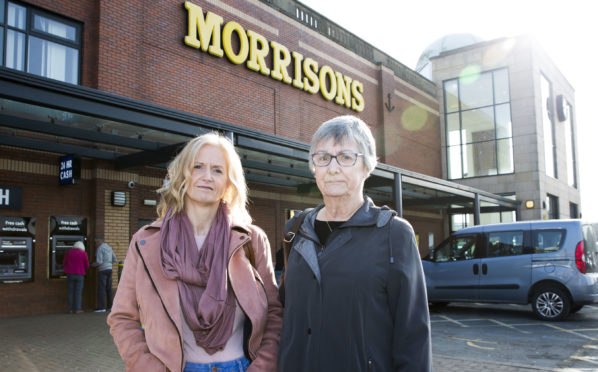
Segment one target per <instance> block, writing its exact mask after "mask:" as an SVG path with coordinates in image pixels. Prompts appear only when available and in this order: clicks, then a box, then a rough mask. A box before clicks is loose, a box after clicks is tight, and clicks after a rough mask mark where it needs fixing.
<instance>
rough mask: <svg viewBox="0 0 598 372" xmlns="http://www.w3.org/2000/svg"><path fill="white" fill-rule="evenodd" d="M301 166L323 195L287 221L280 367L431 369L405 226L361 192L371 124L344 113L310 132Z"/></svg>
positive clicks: (416, 260) (413, 250) (370, 162)
mask: <svg viewBox="0 0 598 372" xmlns="http://www.w3.org/2000/svg"><path fill="white" fill-rule="evenodd" d="M310 158H311V163H310V168H311V170H312V172H313V173H314V175H315V178H316V183H317V186H318V188H319V190H320V192H321V194H322V197H323V200H324V203H323V204H321V205H319V206H317V207H315V208H314V209H310V210H306V211H304V212H302V213H300V214H299V215H298V216H296V217H295V218H294V219H291V220H290V221H289V222H288V223H287V226H286V231H285V232H288V231H289V230H291V226H293V225H296V219H297V218H301V219H302V222H301V224H300V227H299V228H298V230H297V231H296V234H295V235H294V238H293V245H292V249H291V251H290V254H289V256H288V262H287V267H286V269H285V273H284V278H283V285H282V286H281V290H280V298H281V301H282V302H283V305H284V309H285V311H284V317H283V330H282V334H281V340H280V350H279V354H278V369H279V371H281V372H295V371H297V372H303V371H327V372H328V371H339V372H340V371H351V372H359V371H409V372H413V371H431V369H432V367H431V359H432V358H431V339H430V319H429V313H428V301H427V297H426V288H425V282H424V276H423V271H422V265H421V261H420V257H419V253H418V250H417V245H416V242H415V235H414V233H413V229H412V227H411V225H410V224H409V223H408V222H407V221H405V220H403V219H401V218H398V217H397V216H396V212H394V211H392V210H391V209H389V208H387V207H377V206H376V205H374V203H373V202H372V200H371V199H370V198H369V197H367V196H364V192H363V187H364V183H365V180H366V179H367V178H368V176H369V175H370V173H371V172H372V170H373V169H374V168H375V166H376V145H375V142H374V138H373V136H372V133H371V131H370V129H369V128H368V127H367V126H366V124H365V123H364V122H363V121H362V120H360V119H358V118H356V117H353V116H342V117H337V118H335V119H332V120H330V121H327V122H325V123H324V124H322V125H321V126H320V128H319V129H318V130H317V131H316V133H315V134H314V136H313V139H312V143H311V149H310Z"/></svg>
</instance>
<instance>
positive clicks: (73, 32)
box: [33, 14, 77, 41]
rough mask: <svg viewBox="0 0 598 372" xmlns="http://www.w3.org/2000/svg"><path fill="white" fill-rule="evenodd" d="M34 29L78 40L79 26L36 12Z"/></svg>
mask: <svg viewBox="0 0 598 372" xmlns="http://www.w3.org/2000/svg"><path fill="white" fill-rule="evenodd" d="M33 29H34V30H37V31H41V32H45V33H47V34H49V35H53V36H58V37H60V38H63V39H67V40H70V41H77V28H76V27H74V26H70V25H67V24H64V23H62V22H58V21H55V20H53V19H50V18H47V17H43V16H41V15H38V14H36V15H35V16H34V17H33Z"/></svg>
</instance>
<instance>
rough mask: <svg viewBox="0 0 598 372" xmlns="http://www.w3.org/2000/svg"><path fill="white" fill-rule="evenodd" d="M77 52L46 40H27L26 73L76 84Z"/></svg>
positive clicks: (31, 38)
mask: <svg viewBox="0 0 598 372" xmlns="http://www.w3.org/2000/svg"><path fill="white" fill-rule="evenodd" d="M78 64H79V51H78V50H77V49H74V48H69V47H66V46H64V45H60V44H57V43H54V42H52V41H48V40H42V39H40V38H37V37H34V36H31V37H30V38H29V64H28V66H27V71H28V72H30V73H32V74H35V75H39V76H45V77H48V78H51V79H56V80H60V81H64V82H67V83H71V84H77V78H78V69H77V66H78Z"/></svg>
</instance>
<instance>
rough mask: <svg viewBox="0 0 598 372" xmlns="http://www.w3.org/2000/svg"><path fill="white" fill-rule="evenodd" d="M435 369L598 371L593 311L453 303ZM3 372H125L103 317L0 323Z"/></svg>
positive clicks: (597, 321) (443, 318)
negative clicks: (563, 314)
mask: <svg viewBox="0 0 598 372" xmlns="http://www.w3.org/2000/svg"><path fill="white" fill-rule="evenodd" d="M431 319H432V337H433V351H434V371H435V372H463V371H476V372H477V371H485V372H517V371H526V372H533V371H535V372H538V371H542V372H547V371H553V372H554V371H563V372H577V371H579V372H586V371H598V306H586V307H584V308H583V309H582V310H581V311H579V312H578V313H577V314H573V315H571V316H569V317H568V318H567V320H566V321H563V322H544V321H539V320H536V319H535V318H534V317H533V315H532V313H531V311H530V309H529V306H515V305H481V304H450V305H449V306H447V307H446V308H444V309H442V310H441V311H433V312H432V313H431ZM0 345H3V353H2V354H0V371H33V372H42V371H43V372H47V371H52V372H54V371H57V372H58V371H61V372H62V371H86V372H88V371H98V372H104V371H106V372H112V371H124V364H123V362H122V360H121V359H120V356H119V355H118V353H117V351H116V348H115V346H114V343H113V341H112V337H111V336H110V334H109V333H108V326H107V325H106V313H92V312H87V313H85V314H82V315H72V314H47V315H35V316H21V317H9V318H0Z"/></svg>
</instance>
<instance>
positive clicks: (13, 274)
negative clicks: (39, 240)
mask: <svg viewBox="0 0 598 372" xmlns="http://www.w3.org/2000/svg"><path fill="white" fill-rule="evenodd" d="M34 237H35V218H32V217H11V216H0V282H2V283H21V282H26V281H31V280H33V252H34V244H35V239H34Z"/></svg>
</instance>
